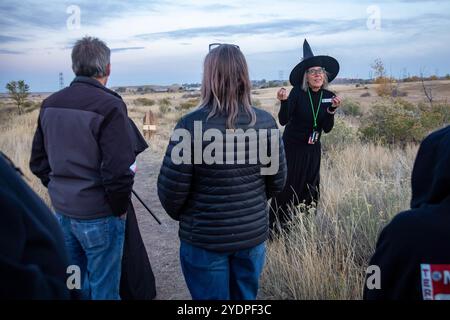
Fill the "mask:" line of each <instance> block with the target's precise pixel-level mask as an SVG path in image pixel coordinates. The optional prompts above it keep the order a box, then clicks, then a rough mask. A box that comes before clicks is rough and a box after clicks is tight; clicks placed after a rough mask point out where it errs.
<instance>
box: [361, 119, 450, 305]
mask: <svg viewBox="0 0 450 320" xmlns="http://www.w3.org/2000/svg"><path fill="white" fill-rule="evenodd" d="M449 227H450V126H448V127H446V128H444V129H441V130H439V131H436V132H434V133H432V134H431V135H429V136H428V137H427V138H426V139H425V140H424V141H423V142H422V144H421V146H420V149H419V152H418V154H417V158H416V161H415V164H414V169H413V173H412V200H411V210H409V211H405V212H402V213H400V214H398V215H397V216H395V217H394V219H393V220H392V221H391V222H390V223H389V224H388V225H387V226H386V227H385V228H384V230H383V231H382V233H381V235H380V237H379V239H378V243H377V247H376V252H375V254H374V255H373V257H372V259H371V261H370V265H375V266H378V267H379V271H380V276H381V277H380V280H381V281H380V282H379V286H378V288H376V286H374V285H373V284H375V282H376V281H375V280H374V278H373V277H375V276H376V275H375V274H369V276H368V278H367V282H368V283H369V287H370V288H369V287H368V285H367V283H366V286H365V289H364V298H365V299H368V300H376V299H385V300H422V299H423V300H438V299H439V300H443V299H446V300H448V299H450V232H449ZM371 280H374V282H373V283H371V282H372V281H371Z"/></svg>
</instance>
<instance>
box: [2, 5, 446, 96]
mask: <svg viewBox="0 0 450 320" xmlns="http://www.w3.org/2000/svg"><path fill="white" fill-rule="evenodd" d="M78 12H79V15H78ZM378 18H379V19H378ZM78 22H79V23H78ZM449 30H450V1H448V0H446V1H426V0H422V1H420V0H411V1H406V0H404V1H388V0H384V1H365V0H355V1H351V0H348V1H328V0H327V1H318V0H314V1H308V0H307V1H303V0H297V1H286V0H285V1H278V0H277V1H266V0H245V1H244V0H231V1H230V0H228V1H221V2H218V1H193V0H184V1H173V0H167V1H166V0H161V1H143V0H142V1H141V0H138V1H118V0H117V1H93V0H78V1H63V0H50V1H33V0H31V1H17V2H14V3H12V1H8V2H6V1H2V2H1V3H0V91H2V92H4V91H5V89H4V88H5V85H6V83H7V82H8V81H10V80H19V79H24V80H25V81H26V82H27V83H29V84H30V86H31V89H32V90H33V91H54V90H57V89H58V88H59V80H58V74H59V72H63V74H64V82H65V85H68V84H69V83H70V81H71V80H72V79H73V73H72V71H71V60H70V52H71V46H72V45H73V43H74V42H75V40H76V39H78V38H80V37H82V36H84V35H91V36H96V37H99V38H101V39H102V40H104V41H105V42H106V43H107V45H108V46H109V47H110V48H111V49H113V52H112V58H111V59H112V75H111V78H110V82H109V83H108V85H109V86H117V85H138V84H172V83H186V82H200V81H201V73H202V63H203V59H204V57H205V55H206V53H207V50H208V44H209V43H212V42H226V43H234V44H238V45H239V46H240V48H241V50H242V51H243V53H244V54H245V56H246V57H247V61H248V64H249V68H250V76H251V78H252V79H262V78H265V79H280V78H283V79H287V78H288V76H289V73H290V71H291V70H292V68H293V67H294V66H295V65H296V64H297V63H298V62H299V61H300V59H301V57H302V47H301V44H302V43H303V39H304V38H307V39H308V41H309V43H310V45H311V47H312V49H313V51H314V53H315V54H329V55H332V56H334V57H335V58H336V59H338V61H339V62H340V64H341V72H340V74H339V77H361V78H368V77H369V74H370V64H371V63H372V62H373V61H374V59H376V58H381V59H382V60H383V61H384V63H385V66H386V69H387V71H388V73H392V75H393V76H395V77H399V76H402V75H403V74H405V73H410V74H418V73H419V72H420V71H421V70H424V73H425V74H428V75H429V74H435V73H437V74H438V75H445V74H447V73H450V59H449V57H450V32H449Z"/></svg>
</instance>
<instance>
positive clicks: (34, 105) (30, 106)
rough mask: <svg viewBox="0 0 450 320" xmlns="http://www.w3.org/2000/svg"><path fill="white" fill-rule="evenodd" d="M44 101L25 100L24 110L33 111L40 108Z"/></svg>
mask: <svg viewBox="0 0 450 320" xmlns="http://www.w3.org/2000/svg"><path fill="white" fill-rule="evenodd" d="M41 104H42V102H40V101H36V102H34V101H29V100H28V101H25V102H24V104H23V110H24V111H25V112H32V111H33V110H36V109H39V108H40V107H41Z"/></svg>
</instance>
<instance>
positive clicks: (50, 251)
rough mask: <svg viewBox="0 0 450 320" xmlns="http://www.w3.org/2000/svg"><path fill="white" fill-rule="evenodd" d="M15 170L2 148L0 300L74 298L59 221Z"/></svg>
mask: <svg viewBox="0 0 450 320" xmlns="http://www.w3.org/2000/svg"><path fill="white" fill-rule="evenodd" d="M19 172H20V171H19V170H18V169H17V168H15V166H14V165H13V164H12V162H10V161H9V160H8V159H7V158H6V156H4V155H3V153H1V152H0V218H1V221H2V222H1V223H0V299H2V300H3V299H70V298H72V297H76V296H75V295H73V296H72V294H71V292H70V291H69V288H68V287H67V284H66V280H67V277H68V274H67V273H66V271H67V267H68V265H69V262H68V256H67V252H66V249H65V247H64V237H63V234H62V232H61V230H60V228H59V225H58V221H56V219H55V217H54V216H53V214H52V212H51V211H50V210H49V209H48V208H47V206H46V205H45V203H44V202H43V201H42V200H41V199H40V198H39V197H38V196H37V195H36V193H34V192H33V190H31V188H30V187H29V186H28V185H27V184H26V183H25V182H24V181H23V180H22V178H21V176H20V174H19ZM20 173H21V172H20ZM73 294H74V293H73Z"/></svg>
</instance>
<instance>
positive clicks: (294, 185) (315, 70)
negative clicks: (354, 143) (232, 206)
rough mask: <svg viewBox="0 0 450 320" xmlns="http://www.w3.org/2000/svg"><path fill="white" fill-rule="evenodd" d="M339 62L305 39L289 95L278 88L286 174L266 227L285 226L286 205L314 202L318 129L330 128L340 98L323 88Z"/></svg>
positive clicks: (318, 141)
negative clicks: (316, 52) (315, 51)
mask: <svg viewBox="0 0 450 320" xmlns="http://www.w3.org/2000/svg"><path fill="white" fill-rule="evenodd" d="M338 72H339V63H338V62H337V60H336V59H334V58H332V57H330V56H314V54H313V52H312V50H311V47H310V46H309V44H308V42H307V41H306V39H305V42H304V43H303V60H302V61H301V62H300V63H299V64H297V66H296V67H295V68H294V69H293V70H292V72H291V74H290V77H289V81H290V82H291V84H292V86H293V89H292V90H291V92H290V94H289V97H287V93H286V90H285V89H284V88H282V89H280V90H279V91H278V93H277V98H278V99H279V100H280V101H281V107H280V112H279V113H278V118H279V121H280V124H281V125H286V127H285V130H284V134H283V142H284V147H285V152H286V160H287V167H288V177H287V181H286V185H285V187H284V189H283V191H282V192H281V193H279V194H278V196H276V198H274V199H273V200H272V203H271V210H270V227H271V229H272V230H275V231H276V230H278V229H277V228H275V226H276V225H278V224H277V223H276V222H277V221H278V222H279V225H278V226H279V227H281V228H283V229H284V228H285V226H286V224H287V222H289V221H290V220H291V219H292V214H293V213H294V212H295V210H289V207H294V206H298V205H299V204H301V203H304V204H305V205H307V206H308V205H311V204H312V203H313V202H314V203H316V204H317V201H318V199H319V178H320V157H321V147H320V138H321V135H322V132H325V133H328V132H330V131H331V129H333V125H334V113H335V112H336V109H337V108H338V107H339V106H340V103H341V98H339V97H337V96H336V95H335V94H334V93H333V92H331V91H329V90H327V89H326V88H327V86H328V83H329V82H331V81H332V80H333V79H334V78H336V76H337V74H338Z"/></svg>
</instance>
